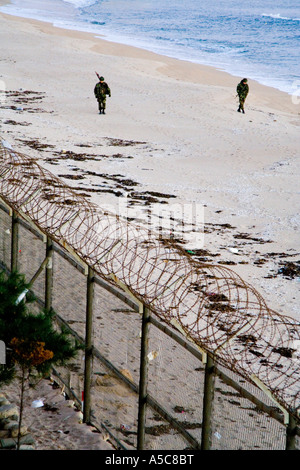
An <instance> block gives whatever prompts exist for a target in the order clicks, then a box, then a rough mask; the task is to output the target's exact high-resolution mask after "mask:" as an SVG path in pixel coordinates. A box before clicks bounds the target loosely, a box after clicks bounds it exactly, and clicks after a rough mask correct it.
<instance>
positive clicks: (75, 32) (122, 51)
mask: <svg viewBox="0 0 300 470" xmlns="http://www.w3.org/2000/svg"><path fill="white" fill-rule="evenodd" d="M9 3H11V2H10V1H9V0H0V6H4V5H7V4H9ZM0 15H3V17H7V18H12V19H15V20H17V21H21V22H25V23H32V24H37V25H40V27H41V31H44V32H48V33H50V34H58V35H63V36H65V35H70V36H73V37H76V38H82V39H88V38H90V39H91V40H94V41H95V42H98V41H100V42H103V43H104V44H102V45H99V44H98V47H95V50H96V51H99V52H102V51H103V49H104V48H105V47H106V46H107V49H108V50H107V52H108V53H109V54H113V55H114V54H116V55H118V56H120V55H126V56H128V57H131V58H139V57H144V56H145V55H148V59H149V60H150V59H151V56H152V60H162V62H164V61H165V62H166V64H167V66H168V70H167V71H162V73H166V74H168V73H170V74H171V76H172V78H175V77H176V76H177V75H176V73H177V72H175V74H173V69H174V68H175V69H176V62H177V63H178V62H179V63H182V65H183V66H184V67H185V68H187V69H189V68H190V73H191V76H193V75H194V74H195V73H199V71H201V73H202V74H204V77H205V81H204V83H206V82H209V81H211V83H212V84H214V85H222V84H224V83H225V84H226V85H227V84H228V85H229V86H230V85H232V83H233V80H234V81H235V82H237V80H241V79H242V78H243V77H242V76H239V75H237V74H234V73H231V72H227V71H225V70H223V69H221V68H218V66H216V65H208V64H203V63H201V62H198V61H197V62H196V61H189V60H187V59H181V58H177V57H173V56H168V55H164V54H161V53H159V52H154V51H151V50H150V49H143V48H142V47H139V46H135V45H130V44H126V43H123V42H120V43H118V42H115V41H114V40H110V39H107V38H105V37H104V36H103V35H101V34H99V33H96V32H92V31H85V30H79V29H73V28H64V27H63V26H55V25H54V23H53V22H52V21H51V20H49V21H46V20H39V19H34V18H30V17H23V16H18V15H14V14H7V13H2V12H0ZM48 28H50V29H48ZM51 29H52V32H50V30H51ZM60 31H61V33H60ZM172 62H175V64H173V63H172ZM197 69H198V70H197ZM218 75H219V77H218ZM177 78H178V79H184V80H188V81H189V77H186V76H183V75H182V76H181V77H177ZM248 78H249V77H248ZM232 79H233V80H232ZM250 80H251V82H252V83H253V84H255V86H257V89H256V90H255V91H256V92H259V93H261V96H263V95H264V93H266V89H270V90H272V91H276V92H277V93H279V94H283V95H287V96H289V97H290V99H291V96H292V95H291V93H288V92H286V91H282V90H280V89H278V88H276V87H275V86H268V85H265V84H262V83H260V82H259V81H257V80H256V79H251V78H250ZM191 81H192V82H193V81H195V79H193V78H192V79H191ZM264 89H265V90H264ZM267 95H268V93H267ZM268 104H269V105H270V104H272V100H270V101H269V103H268ZM292 109H293V108H292V107H291V108H288V110H289V112H292ZM298 115H300V113H298Z"/></svg>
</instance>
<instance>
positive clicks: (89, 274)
mask: <svg viewBox="0 0 300 470" xmlns="http://www.w3.org/2000/svg"><path fill="white" fill-rule="evenodd" d="M0 210H2V211H4V212H6V213H8V214H9V216H10V217H11V265H10V270H9V269H8V268H7V267H6V266H4V265H2V268H3V269H5V270H6V271H7V272H8V273H9V272H10V271H13V270H17V268H18V242H19V224H21V225H22V226H24V227H25V228H26V229H27V230H29V231H30V232H32V233H33V234H34V235H35V236H37V237H38V238H40V239H42V240H43V241H44V243H45V245H46V248H45V259H44V261H43V262H42V264H41V265H40V267H39V269H38V270H37V272H36V273H35V275H34V276H33V278H32V279H31V280H30V285H31V286H33V284H34V282H35V280H36V279H37V278H38V276H39V275H40V273H41V272H42V271H43V270H45V273H46V274H45V298H44V299H38V300H39V302H40V303H41V305H43V306H44V307H45V308H47V309H51V308H52V294H53V290H52V288H53V269H52V256H53V253H54V251H55V252H58V253H59V254H60V255H61V256H62V257H64V258H65V259H67V260H68V262H70V263H71V264H72V265H73V266H75V267H76V269H78V270H79V271H81V273H84V274H85V275H86V324H85V328H86V330H85V332H86V333H85V338H84V339H83V338H80V337H79V336H78V335H77V333H76V332H75V331H74V330H72V329H71V328H70V326H69V325H68V324H67V323H66V322H64V320H63V319H62V318H61V317H59V316H58V315H57V314H56V317H57V320H58V322H59V323H61V324H64V326H65V327H67V329H68V330H69V332H70V333H71V334H72V335H73V336H74V337H76V339H77V340H79V341H80V342H81V343H82V344H84V348H85V369H84V391H83V395H84V408H83V415H84V418H83V421H84V422H85V423H89V424H93V425H96V426H97V423H96V424H95V423H94V422H93V419H92V416H91V399H90V389H91V361H92V357H93V355H95V356H96V357H97V358H98V359H100V361H101V362H102V363H103V364H104V365H105V366H106V367H108V368H109V369H110V370H112V371H113V372H114V373H115V374H116V375H117V377H118V378H119V379H121V380H122V382H124V383H125V384H126V385H127V386H129V387H130V388H131V389H132V390H133V391H135V392H136V393H138V395H139V400H138V432H137V435H138V440H137V450H144V449H145V421H146V410H147V406H150V407H151V408H153V409H154V410H155V411H157V412H158V413H159V414H160V415H161V416H162V417H163V418H164V419H165V420H167V421H168V422H169V423H170V424H171V425H172V426H173V427H174V428H175V429H177V430H178V431H179V432H180V433H181V434H182V435H183V437H184V438H185V439H186V440H187V441H188V442H189V443H190V444H191V445H192V446H193V448H195V449H201V450H210V448H211V418H212V401H213V393H214V378H215V376H217V375H218V376H219V377H220V378H221V379H222V380H223V381H224V382H225V383H226V384H227V385H229V386H231V387H232V388H233V389H234V390H236V391H237V392H238V393H240V394H241V396H243V397H244V398H246V399H248V400H249V401H251V402H252V403H254V404H255V405H256V406H257V407H258V409H259V410H261V411H263V412H265V413H267V414H268V415H269V416H270V417H271V418H273V419H275V420H276V421H278V422H279V423H280V424H283V425H285V427H286V444H285V450H294V449H296V436H300V426H299V421H298V420H297V419H296V418H295V416H294V415H292V414H290V413H289V412H288V411H287V410H284V409H283V408H282V406H281V405H280V404H278V403H277V402H276V400H275V399H274V398H273V397H272V396H271V398H272V399H273V401H274V402H275V404H276V407H277V408H278V409H279V410H281V411H282V412H283V415H282V413H280V412H279V411H277V410H276V409H274V407H271V406H269V405H267V404H265V403H264V402H262V401H261V400H259V399H258V398H257V397H255V396H254V395H252V394H251V393H250V392H249V391H248V390H246V389H245V388H243V387H242V386H241V385H240V384H239V383H238V382H236V381H235V380H233V379H232V378H230V377H229V376H228V375H226V374H225V373H224V372H223V371H222V370H221V369H220V368H219V367H218V364H217V362H216V361H215V359H214V357H213V356H212V355H211V354H210V353H208V352H206V351H204V350H203V349H201V348H200V347H199V346H197V345H195V344H193V342H192V341H191V340H190V339H188V340H187V339H186V338H185V337H184V334H183V335H179V334H178V333H176V332H175V331H174V330H172V329H171V328H169V327H168V326H166V325H165V324H163V323H161V322H160V321H158V320H157V319H156V318H155V317H154V316H153V315H151V311H150V309H149V308H148V306H145V305H143V303H141V301H140V299H136V298H135V297H134V296H133V295H132V293H131V292H129V291H128V290H127V289H126V286H124V285H122V283H120V282H119V283H118V282H117V284H118V286H119V287H120V291H118V290H117V289H116V288H115V287H114V286H112V285H111V284H108V283H107V282H105V281H104V280H103V279H101V278H100V277H99V276H97V274H96V273H95V272H94V271H93V269H92V268H91V267H90V266H88V265H87V264H86V263H85V262H84V261H83V260H81V259H80V258H79V257H78V256H77V255H76V253H74V251H73V250H72V249H70V248H69V247H67V246H64V248H62V247H61V246H59V245H57V244H56V243H55V241H53V240H52V239H51V237H49V236H46V235H45V234H44V233H42V232H41V230H40V229H39V228H38V227H37V226H36V225H35V224H34V222H33V221H31V220H30V219H28V217H26V216H25V215H24V214H22V213H21V212H16V211H15V210H13V209H12V208H10V206H9V205H8V204H7V203H6V202H5V201H4V200H2V198H1V197H0ZM114 281H115V282H116V281H118V280H117V279H116V278H115V276H114ZM95 283H97V284H99V285H100V286H101V287H103V288H105V289H106V290H108V291H109V292H111V293H112V294H113V295H115V296H116V297H118V298H120V299H121V300H122V301H123V302H125V303H126V304H127V305H129V306H130V307H131V308H132V309H133V310H135V311H136V312H139V313H140V315H141V316H142V334H141V347H140V351H141V355H140V374H139V384H138V385H137V384H135V383H134V382H132V381H130V380H129V379H128V378H127V377H125V376H124V375H123V374H122V373H121V372H120V371H119V370H118V369H117V368H116V367H115V366H114V365H113V364H111V363H110V362H109V361H108V360H107V359H106V358H105V357H104V356H103V355H102V354H101V353H100V352H99V351H98V350H96V349H95V348H94V346H93V341H92V321H93V297H94V285H95ZM150 324H152V325H153V326H155V327H156V328H158V329H159V330H160V331H162V332H163V333H164V334H166V335H167V336H169V337H171V338H172V339H173V340H174V341H176V342H177V343H178V344H180V345H181V346H183V347H184V348H185V349H187V350H188V351H189V352H190V353H191V354H193V355H194V356H195V357H196V358H197V359H199V360H200V361H201V362H202V363H203V364H205V383H204V397H203V422H202V438H201V443H199V442H198V441H197V440H196V439H195V438H194V437H193V436H192V435H191V434H190V433H189V432H188V431H186V430H185V429H184V428H183V427H182V426H181V424H180V422H178V421H177V420H176V419H174V418H173V417H172V416H171V415H170V414H169V413H168V412H167V411H166V410H165V409H164V408H163V407H162V406H161V405H160V404H159V403H158V402H157V401H156V400H155V399H154V398H153V397H151V396H150V395H149V394H148V392H147V378H148V358H147V356H148V340H149V327H150ZM176 326H177V329H178V325H176ZM53 372H54V374H55V375H56V376H57V378H58V380H60V381H62V379H61V377H60V376H59V373H58V372H57V371H55V370H53ZM64 385H65V386H67V384H65V383H64ZM258 385H259V384H258ZM261 388H262V390H263V391H264V392H265V393H266V395H268V396H269V398H270V392H269V391H268V390H264V388H263V387H261ZM68 393H69V394H72V393H73V392H72V390H70V389H69V390H68ZM73 395H74V394H73ZM74 399H75V400H76V401H77V402H79V403H80V402H81V400H80V397H76V395H74ZM101 427H103V428H105V429H106V431H107V432H109V434H111V433H110V431H109V430H108V429H107V428H106V427H105V425H104V424H103V423H101ZM111 437H112V438H113V439H114V440H115V441H116V442H117V445H118V446H119V448H122V447H123V446H122V444H121V443H120V442H119V441H118V439H117V438H116V437H115V436H113V435H111Z"/></svg>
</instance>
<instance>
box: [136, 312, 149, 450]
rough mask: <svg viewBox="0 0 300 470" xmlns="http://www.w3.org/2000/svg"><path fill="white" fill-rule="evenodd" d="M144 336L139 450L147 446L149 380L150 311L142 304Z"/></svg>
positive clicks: (138, 431) (138, 434)
mask: <svg viewBox="0 0 300 470" xmlns="http://www.w3.org/2000/svg"><path fill="white" fill-rule="evenodd" d="M142 314H143V316H142V337H141V357H140V383H139V411H138V429H137V450H143V449H144V446H145V424H146V410H147V382H148V343H149V321H150V311H149V309H148V308H147V307H145V305H143V306H142Z"/></svg>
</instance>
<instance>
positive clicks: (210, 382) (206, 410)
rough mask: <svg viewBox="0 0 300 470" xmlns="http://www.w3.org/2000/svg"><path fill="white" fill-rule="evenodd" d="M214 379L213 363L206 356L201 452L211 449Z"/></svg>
mask: <svg viewBox="0 0 300 470" xmlns="http://www.w3.org/2000/svg"><path fill="white" fill-rule="evenodd" d="M214 379H215V371H214V361H213V359H212V358H211V357H210V356H209V355H207V362H206V367H205V377H204V396H203V419H202V438H201V450H210V447H211V415H212V405H213V396H214Z"/></svg>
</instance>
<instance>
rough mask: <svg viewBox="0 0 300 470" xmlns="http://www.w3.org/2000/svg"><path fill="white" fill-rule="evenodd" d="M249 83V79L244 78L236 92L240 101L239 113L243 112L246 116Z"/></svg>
mask: <svg viewBox="0 0 300 470" xmlns="http://www.w3.org/2000/svg"><path fill="white" fill-rule="evenodd" d="M247 82H248V80H247V78H243V80H242V81H241V82H240V83H239V84H238V86H237V87H236V91H237V94H238V97H239V101H240V105H239V108H238V112H239V113H240V112H242V113H244V114H245V110H244V104H245V100H246V98H247V95H248V93H249V86H248V83H247Z"/></svg>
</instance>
